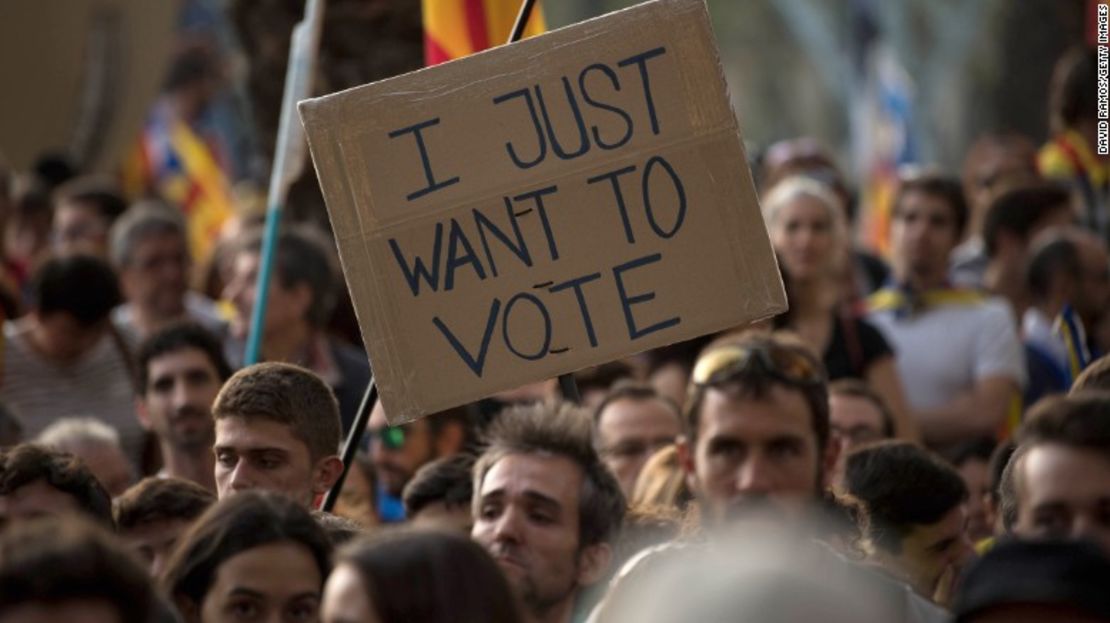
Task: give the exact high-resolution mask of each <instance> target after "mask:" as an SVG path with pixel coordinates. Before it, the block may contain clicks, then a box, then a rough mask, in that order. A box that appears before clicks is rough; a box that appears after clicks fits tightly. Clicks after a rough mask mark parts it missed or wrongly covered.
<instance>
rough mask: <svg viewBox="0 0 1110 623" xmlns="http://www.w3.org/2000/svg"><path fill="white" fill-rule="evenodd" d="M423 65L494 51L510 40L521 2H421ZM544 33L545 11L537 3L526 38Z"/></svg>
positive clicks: (526, 28)
mask: <svg viewBox="0 0 1110 623" xmlns="http://www.w3.org/2000/svg"><path fill="white" fill-rule="evenodd" d="M422 3H423V9H424V62H425V64H427V65H429V66H431V65H438V64H439V63H443V62H445V61H449V60H451V59H455V58H461V57H463V56H466V55H468V54H473V53H475V52H480V51H482V50H485V49H486V48H492V47H495V46H498V45H501V44H503V43H506V42H507V41H508V40H509V34H510V33H511V32H512V30H513V22H515V21H516V16H517V13H519V12H520V5H521V0H422ZM544 30H545V26H544V19H543V11H542V10H541V8H540V6H539V2H537V3H536V7H535V8H534V9H533V10H532V14H531V15H530V16H529V18H528V24H527V26H525V29H524V36H525V37H530V36H532V35H538V34H540V33H542V32H543V31H544Z"/></svg>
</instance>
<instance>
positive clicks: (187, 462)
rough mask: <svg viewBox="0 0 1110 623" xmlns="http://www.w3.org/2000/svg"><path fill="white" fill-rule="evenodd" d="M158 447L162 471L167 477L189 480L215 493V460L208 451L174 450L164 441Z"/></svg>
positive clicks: (203, 449)
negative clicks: (160, 451)
mask: <svg viewBox="0 0 1110 623" xmlns="http://www.w3.org/2000/svg"><path fill="white" fill-rule="evenodd" d="M160 445H161V448H162V462H163V469H164V470H165V474H166V475H167V476H172V477H174V478H181V479H183V480H191V481H193V482H195V483H197V484H199V485H200V486H202V487H204V488H205V489H208V490H209V491H212V492H213V493H215V491H216V476H215V469H216V458H215V457H214V456H213V455H212V451H211V450H210V449H208V448H202V449H200V450H198V451H196V452H187V451H182V450H179V449H176V448H174V447H172V446H170V445H169V444H167V443H166V442H164V441H163V442H162V443H161V444H160Z"/></svg>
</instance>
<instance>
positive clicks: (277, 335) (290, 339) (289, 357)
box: [262, 321, 312, 363]
mask: <svg viewBox="0 0 1110 623" xmlns="http://www.w3.org/2000/svg"><path fill="white" fill-rule="evenodd" d="M311 338H312V328H311V327H310V326H309V324H308V323H307V322H303V321H302V322H297V323H294V324H293V325H292V326H288V327H282V329H281V330H280V331H267V332H266V339H265V341H264V343H263V345H262V356H263V357H264V358H265V359H266V360H268V361H286V362H290V363H296V362H297V361H298V360H299V359H300V358H302V357H303V356H304V352H305V348H306V347H307V345H308V342H309V340H310V339H311Z"/></svg>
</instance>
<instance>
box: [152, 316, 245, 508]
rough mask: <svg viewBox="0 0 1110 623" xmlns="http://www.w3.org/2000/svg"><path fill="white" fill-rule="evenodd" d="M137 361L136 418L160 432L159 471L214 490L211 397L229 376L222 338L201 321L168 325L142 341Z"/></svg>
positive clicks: (213, 428) (161, 473)
mask: <svg viewBox="0 0 1110 623" xmlns="http://www.w3.org/2000/svg"><path fill="white" fill-rule="evenodd" d="M137 367H138V372H139V378H138V387H139V397H138V400H137V402H138V414H139V421H140V422H142V424H143V426H144V427H145V428H146V429H147V430H149V431H151V432H153V433H154V434H155V435H156V436H157V438H158V446H159V448H160V449H161V454H162V471H161V472H160V475H163V476H172V477H176V478H183V479H185V480H191V481H193V482H195V483H197V484H199V485H201V486H203V487H205V488H206V489H208V490H209V491H215V490H216V482H215V480H214V479H213V478H214V477H213V470H214V467H215V459H214V458H213V456H212V443H213V441H214V439H215V425H214V422H213V420H212V403H213V402H214V401H215V400H216V394H217V393H218V392H219V391H220V386H221V385H222V384H223V383H224V381H226V380H227V379H228V378H229V377H230V376H231V367H230V366H228V364H227V360H226V359H224V354H223V348H222V345H221V344H220V341H219V340H218V339H216V337H215V336H214V335H212V334H211V333H209V332H208V331H207V330H205V329H204V328H203V327H201V326H200V325H196V324H189V323H183V324H176V325H171V326H169V327H166V328H165V329H163V330H161V331H158V332H157V333H155V334H154V335H152V336H150V338H149V339H147V340H146V341H145V342H143V344H142V346H140V347H139V355H138V361H137Z"/></svg>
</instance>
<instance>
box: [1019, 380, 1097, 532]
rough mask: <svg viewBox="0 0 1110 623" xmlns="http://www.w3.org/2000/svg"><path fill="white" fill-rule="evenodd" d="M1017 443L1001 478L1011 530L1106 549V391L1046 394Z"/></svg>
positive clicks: (1023, 428)
mask: <svg viewBox="0 0 1110 623" xmlns="http://www.w3.org/2000/svg"><path fill="white" fill-rule="evenodd" d="M1017 442H1018V449H1017V450H1016V451H1015V453H1014V455H1013V457H1012V458H1011V459H1010V463H1009V465H1007V467H1006V473H1005V474H1004V476H1003V482H1004V484H1006V485H1007V486H1008V488H1009V496H1012V497H1013V504H1012V511H1011V512H1012V515H1011V519H1012V521H1013V523H1012V528H1013V532H1014V534H1016V535H1018V536H1020V537H1024V538H1089V539H1092V540H1094V541H1096V542H1098V543H1099V544H1100V545H1101V546H1102V548H1103V549H1104V550H1105V551H1107V552H1108V553H1110V394H1105V393H1101V392H1098V393H1095V392H1092V393H1080V394H1077V395H1075V396H1071V397H1067V398H1064V397H1054V398H1046V399H1045V400H1043V401H1041V402H1040V403H1038V404H1037V406H1035V407H1034V408H1033V409H1032V410H1031V411H1030V412H1029V415H1028V417H1027V418H1026V421H1025V424H1024V425H1022V428H1021V430H1020V431H1019V433H1018V437H1017ZM1009 496H1008V495H1007V491H1006V488H1004V490H1003V502H1004V503H1005V502H1006V500H1007V498H1008V497H1009Z"/></svg>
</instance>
